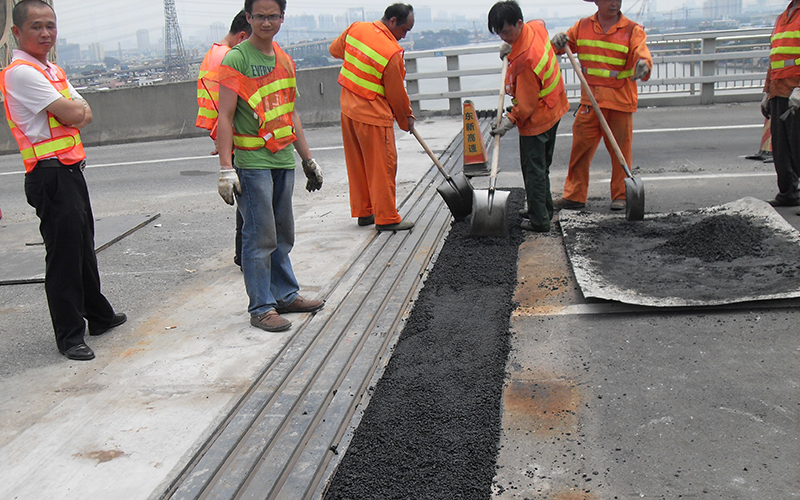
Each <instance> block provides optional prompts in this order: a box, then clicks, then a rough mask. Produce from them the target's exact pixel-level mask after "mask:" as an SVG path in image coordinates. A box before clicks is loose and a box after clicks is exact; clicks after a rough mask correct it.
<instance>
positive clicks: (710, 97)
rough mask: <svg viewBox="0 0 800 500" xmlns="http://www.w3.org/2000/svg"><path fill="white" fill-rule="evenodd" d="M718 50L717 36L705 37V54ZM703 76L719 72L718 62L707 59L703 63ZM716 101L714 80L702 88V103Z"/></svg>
mask: <svg viewBox="0 0 800 500" xmlns="http://www.w3.org/2000/svg"><path fill="white" fill-rule="evenodd" d="M716 51H717V39H716V38H703V55H707V54H714V53H715V52H716ZM702 72H703V76H714V75H716V74H717V62H716V61H713V60H712V61H706V60H704V61H703V63H702ZM713 103H714V82H709V83H704V84H703V86H702V88H701V90H700V104H713Z"/></svg>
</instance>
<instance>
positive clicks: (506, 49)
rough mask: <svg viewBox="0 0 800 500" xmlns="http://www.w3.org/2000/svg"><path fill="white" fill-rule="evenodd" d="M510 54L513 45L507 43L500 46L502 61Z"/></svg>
mask: <svg viewBox="0 0 800 500" xmlns="http://www.w3.org/2000/svg"><path fill="white" fill-rule="evenodd" d="M510 53H511V45H510V44H508V43H506V42H503V44H502V45H501V46H500V59H505V57H506V56H507V55H509V54H510Z"/></svg>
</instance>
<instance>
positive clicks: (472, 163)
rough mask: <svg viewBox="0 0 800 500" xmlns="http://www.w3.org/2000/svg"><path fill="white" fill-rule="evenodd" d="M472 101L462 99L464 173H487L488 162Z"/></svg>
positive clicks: (478, 174) (474, 174) (477, 174)
mask: <svg viewBox="0 0 800 500" xmlns="http://www.w3.org/2000/svg"><path fill="white" fill-rule="evenodd" d="M483 144H484V143H483V136H482V135H481V127H480V125H479V124H478V116H477V115H476V114H475V106H474V105H473V104H472V101H464V175H466V176H467V177H476V176H481V175H489V162H488V161H487V158H486V148H484V147H483Z"/></svg>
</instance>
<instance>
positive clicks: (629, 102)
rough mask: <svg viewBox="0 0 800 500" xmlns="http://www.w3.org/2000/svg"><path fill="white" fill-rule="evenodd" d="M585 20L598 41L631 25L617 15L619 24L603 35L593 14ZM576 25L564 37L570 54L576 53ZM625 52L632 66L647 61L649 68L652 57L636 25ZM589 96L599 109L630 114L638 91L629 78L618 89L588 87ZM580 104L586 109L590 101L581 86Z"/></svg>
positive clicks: (637, 99)
mask: <svg viewBox="0 0 800 500" xmlns="http://www.w3.org/2000/svg"><path fill="white" fill-rule="evenodd" d="M588 19H589V20H590V21H591V22H592V28H593V31H594V34H595V36H596V37H597V38H596V40H602V39H603V36H604V35H608V34H612V33H616V31H617V30H620V29H624V28H626V27H628V25H629V24H630V23H633V21H631V20H630V19H628V18H627V17H625V16H624V15H623V14H620V18H619V21H617V23H616V24H615V25H614V26H612V27H611V28H610V29H609V30H608V32H606V33H604V32H603V28H602V27H601V26H600V21H598V19H597V14H596V13H595V14H594V15H593V16H591V17H590V18H588ZM580 24H581V21H578V22H577V23H575V24H574V25H573V26H572V27H571V28H570V29H568V30H567V36H568V37H569V48H570V49H571V50H572V51H573V52H578V50H579V49H578V46H577V45H576V44H575V40H577V39H578V34H579V31H578V30H579V28H580ZM634 24H635V23H634ZM629 49H630V52H629V53H628V57H629V58H630V60H632V61H633V67H636V63H637V62H638V61H639V60H640V59H643V60H645V61H647V64H648V66H650V68H652V67H653V58H652V56H651V55H650V49H648V48H647V35H646V34H645V32H644V29H642V27H641V26H639V25H638V24H637V25H636V26H634V28H633V31H632V32H631V40H630V45H629ZM559 53H560V54H563V53H564V51H560V52H559ZM649 79H650V75H649V74H648V75H647V76H646V77H644V78H643V79H642V80H643V81H646V80H649ZM592 93H593V94H594V97H595V99H597V103H598V104H599V105H600V107H601V108H605V109H614V110H617V111H623V112H627V113H634V112H636V108H637V106H638V105H639V91H638V87H637V83H636V81H634V80H631V79H630V78H627V79H625V84H624V85H623V86H622V87H621V88H618V89H615V88H611V87H601V86H599V85H595V86H592ZM581 104H585V105H586V106H591V105H592V101H591V100H589V97H588V96H587V95H586V92H585V91H584V90H583V87H581Z"/></svg>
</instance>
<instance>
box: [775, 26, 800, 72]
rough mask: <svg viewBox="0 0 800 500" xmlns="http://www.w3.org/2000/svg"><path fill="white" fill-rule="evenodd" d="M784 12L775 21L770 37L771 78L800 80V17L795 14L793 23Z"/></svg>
mask: <svg viewBox="0 0 800 500" xmlns="http://www.w3.org/2000/svg"><path fill="white" fill-rule="evenodd" d="M786 14H787V11H783V12H782V13H781V15H780V16H778V19H777V20H776V21H775V27H774V28H773V30H772V36H771V37H770V50H769V67H770V78H771V79H773V80H781V79H785V78H800V15H798V14H797V13H794V14H793V18H792V19H791V21H790V20H789V19H788V18H787V17H786Z"/></svg>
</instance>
